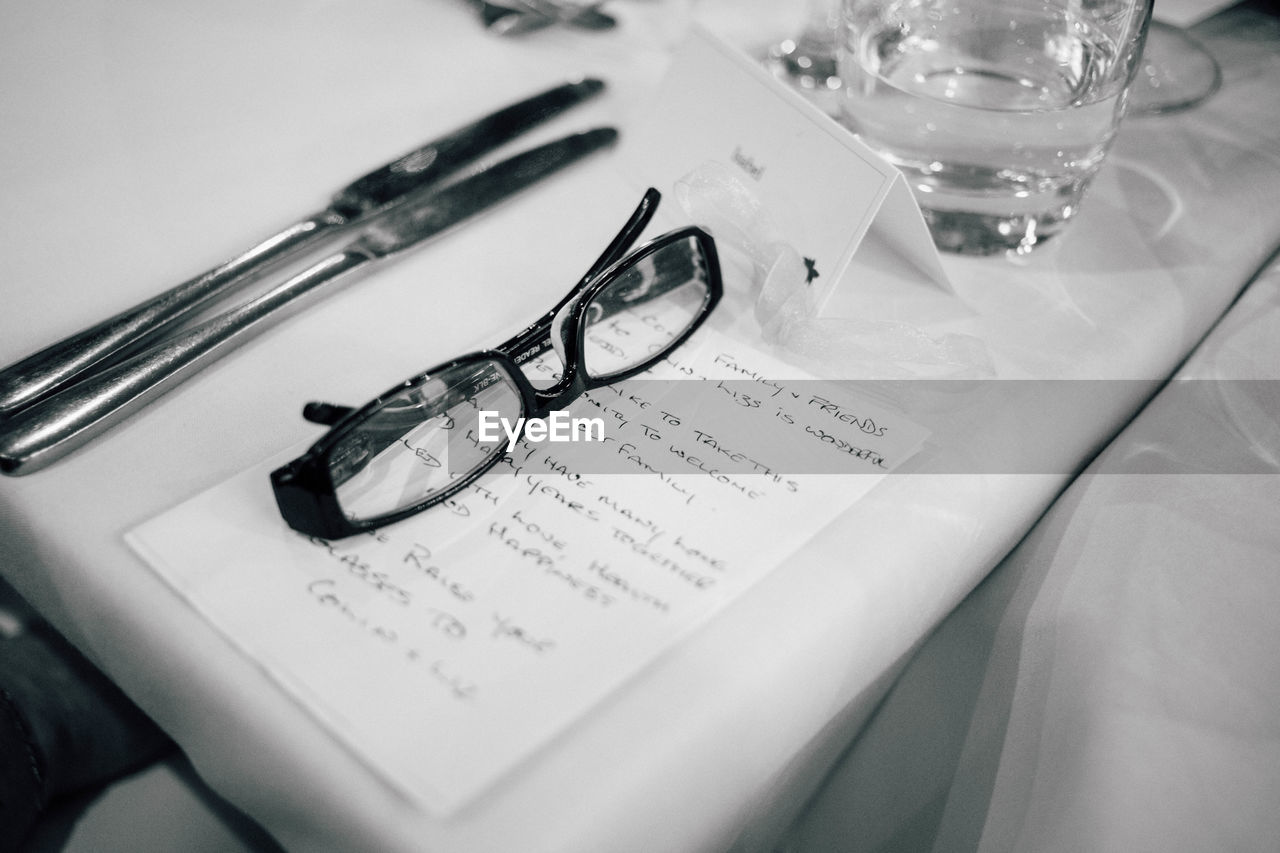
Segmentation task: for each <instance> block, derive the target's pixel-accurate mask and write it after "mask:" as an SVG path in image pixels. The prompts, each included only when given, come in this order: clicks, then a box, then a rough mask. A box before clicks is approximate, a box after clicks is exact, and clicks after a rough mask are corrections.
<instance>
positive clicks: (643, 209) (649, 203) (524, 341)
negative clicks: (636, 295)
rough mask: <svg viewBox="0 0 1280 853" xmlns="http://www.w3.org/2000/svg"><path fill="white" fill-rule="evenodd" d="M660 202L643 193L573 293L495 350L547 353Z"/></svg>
mask: <svg viewBox="0 0 1280 853" xmlns="http://www.w3.org/2000/svg"><path fill="white" fill-rule="evenodd" d="M661 200H662V193H660V192H658V190H656V189H654V188H653V187H650V188H649V189H648V190H646V191H645V194H644V196H643V197H642V198H641V199H640V203H639V204H638V205H636V209H635V210H634V211H632V213H631V217H630V218H629V219H628V220H627V222H626V224H625V225H623V226H622V229H621V230H620V231H618V233H617V235H616V236H614V238H613V240H612V241H610V243H609V245H608V246H606V247H605V249H604V251H603V252H601V253H600V257H598V258H596V260H595V262H594V263H593V264H591V267H590V268H589V269H588V270H587V272H586V274H585V275H584V276H583V277H582V278H581V279H580V280H579V281H578V283H577V284H575V285H574V286H573V289H572V290H570V291H569V292H568V293H567V294H565V296H564V298H563V299H561V300H560V301H559V302H558V303H557V304H556V307H555V308H552V309H551V310H550V311H548V312H547V313H546V314H544V315H543V316H542V317H541V318H539V319H538V320H537V321H536V322H534V323H533V324H532V325H530V326H529V327H527V328H526V329H525V330H524V331H523V332H520V333H519V334H517V335H515V336H514V337H512V338H511V339H510V340H509V341H507V342H506V343H504V344H502V345H501V346H499V347H497V348H496V349H498V350H500V351H502V352H512V353H515V354H516V355H515V356H514V360H515V362H516V364H523V363H524V362H526V361H528V360H529V359H531V358H534V357H535V356H539V355H541V354H542V353H544V352H546V351H547V350H549V349H551V337H550V335H549V334H548V333H549V332H550V329H551V321H552V320H553V319H555V316H556V315H557V314H559V313H560V309H562V308H563V307H564V306H565V305H567V304H568V303H569V302H570V301H572V300H573V298H574V297H576V296H577V295H578V292H579V291H580V290H582V288H584V287H586V286H587V285H588V284H590V283H591V282H592V281H593V280H595V279H596V278H597V277H598V276H599V275H600V274H601V273H602V272H604V271H605V270H607V269H608V268H609V267H611V266H612V265H614V264H616V263H617V262H618V261H620V260H622V258H623V257H624V256H625V255H626V254H627V251H628V250H629V249H630V248H631V247H632V246H634V245H635V242H636V240H638V239H640V234H641V233H643V231H644V229H645V227H646V226H648V224H649V221H650V220H651V219H653V215H654V213H656V212H657V210H658V203H659V202H660V201H661ZM354 411H355V409H353V408H352V407H350V406H339V405H335V404H333V403H318V402H311V403H307V404H306V405H305V406H303V408H302V417H303V418H304V419H306V420H308V421H310V422H311V423H313V424H320V425H321V426H333V425H334V424H336V423H337V422H338V421H340V420H342V419H343V418H345V417H346V416H347V415H349V414H351V413H352V412H354Z"/></svg>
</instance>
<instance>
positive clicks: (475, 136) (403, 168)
mask: <svg viewBox="0 0 1280 853" xmlns="http://www.w3.org/2000/svg"><path fill="white" fill-rule="evenodd" d="M603 88H604V83H603V82H602V81H600V80H597V79H592V78H588V79H585V80H581V81H578V82H573V83H566V84H564V85H561V86H556V87H554V88H552V89H548V90H547V91H545V92H542V93H540V94H538V95H535V96H533V97H531V98H527V99H525V100H523V101H520V102H518V103H515V104H512V105H510V106H508V107H505V108H503V109H501V110H498V111H497V112H494V113H491V114H489V115H487V116H485V117H484V118H481V119H479V120H478V121H475V122H472V123H471V124H469V125H466V126H465V127H462V128H459V129H458V130H456V131H454V132H452V133H450V134H447V135H445V136H443V137H441V138H439V139H436V140H434V141H432V142H429V143H427V144H426V145H424V146H422V147H420V148H416V149H414V150H413V151H410V152H408V153H407V154H404V155H402V156H401V157H398V158H396V159H395V160H393V161H391V162H390V163H387V164H386V165H384V166H381V167H379V168H378V169H375V170H374V171H372V172H370V173H369V174H367V175H364V176H363V177H361V178H359V179H357V180H355V181H354V182H352V183H351V184H349V185H347V186H346V187H344V188H343V189H342V190H340V191H339V192H338V193H337V194H336V195H334V196H333V198H332V200H331V202H330V204H329V206H328V207H326V208H325V209H324V210H321V211H319V212H318V213H315V214H312V215H310V216H307V217H305V218H303V219H302V220H301V221H299V222H296V223H294V224H293V225H290V226H289V227H287V228H285V229H284V230H283V231H281V232H280V233H278V234H275V235H273V236H271V237H268V238H267V239H266V240H263V241H262V242H261V243H258V244H257V245H256V246H253V247H252V248H250V249H248V250H246V251H245V252H243V253H241V254H240V255H237V256H236V257H234V258H232V259H231V260H228V261H226V262H225V263H223V264H220V265H219V266H216V267H214V268H213V269H211V270H209V271H207V272H205V273H202V274H201V275H199V276H196V277H195V278H193V279H190V280H189V281H185V282H183V283H182V284H179V285H177V286H175V287H173V288H170V289H169V290H166V291H165V292H164V293H161V294H159V295H157V296H155V297H152V298H151V299H148V300H146V301H144V302H141V303H139V304H138V305H135V306H133V307H132V308H128V309H126V310H124V311H122V312H121V313H119V314H117V315H115V316H114V317H111V318H109V319H107V320H104V321H102V322H101V323H98V324H97V325H94V326H92V327H90V328H87V329H84V330H83V331H81V332H78V333H76V334H74V335H72V336H71V337H69V338H65V339H64V340H61V341H59V342H57V343H55V344H52V345H50V346H48V347H46V348H45V349H42V350H40V351H38V352H36V353H34V354H32V355H30V356H27V357H26V358H24V359H22V360H21V361H18V362H16V363H14V364H13V365H11V366H9V367H7V368H5V369H4V370H3V371H0V416H3V415H5V414H6V413H10V412H13V411H16V410H18V409H21V408H23V407H24V406H28V405H30V404H32V403H34V402H35V401H37V400H39V399H41V398H42V397H45V396H48V395H49V394H51V393H53V392H54V391H56V390H57V389H59V388H61V387H63V386H65V385H67V384H68V383H70V382H72V381H73V380H75V379H76V378H77V377H78V376H81V375H82V374H84V373H85V372H86V371H88V370H90V369H91V368H94V367H95V366H101V365H104V364H107V363H110V361H111V360H112V359H113V357H118V356H119V355H121V354H123V352H124V351H126V350H130V349H133V348H136V346H138V345H140V344H142V343H144V342H146V341H148V340H153V339H154V338H155V336H156V335H157V334H158V333H160V332H162V331H164V330H165V329H168V328H171V327H172V326H174V325H175V324H176V323H177V322H179V321H180V320H181V319H182V318H183V317H186V316H189V315H190V314H191V313H192V312H193V311H195V310H197V309H199V308H200V307H201V306H203V305H206V304H208V303H209V302H211V301H212V300H213V299H214V298H215V297H221V296H223V295H226V294H228V293H230V292H232V291H233V290H234V289H236V288H237V287H238V286H242V285H245V284H247V283H249V282H250V281H251V280H252V279H253V276H254V274H256V273H261V272H263V271H265V270H266V268H267V267H269V266H270V265H273V264H277V263H279V262H282V261H284V260H286V259H288V258H289V257H293V256H295V255H297V254H298V253H300V252H301V251H302V250H303V249H306V248H307V247H309V246H312V245H314V244H316V243H317V241H319V240H320V239H321V238H323V237H328V236H332V235H333V234H334V232H335V231H336V230H337V229H340V228H344V227H347V226H349V225H351V224H352V223H354V222H357V221H359V220H361V219H364V218H365V217H368V216H370V215H372V214H374V213H377V212H378V211H381V210H385V209H387V208H388V207H390V206H392V205H394V204H395V203H396V202H398V201H400V200H402V199H403V198H404V197H405V196H407V195H409V194H411V193H413V192H414V191H415V190H418V189H420V188H422V187H424V186H427V185H430V184H432V183H434V182H437V181H439V180H440V179H441V178H443V177H444V176H445V175H447V174H449V173H452V172H454V171H456V170H457V169H459V168H461V167H462V166H464V165H466V164H467V163H470V162H472V161H474V160H475V159H476V158H478V157H480V156H482V155H484V154H486V153H488V152H490V151H492V150H494V149H495V148H497V147H498V146H499V145H501V144H503V143H505V142H507V141H509V140H511V139H512V138H514V137H516V136H518V135H519V134H521V133H523V132H525V131H527V130H529V129H530V128H532V127H534V126H536V125H538V124H541V123H542V122H544V121H547V120H548V119H550V118H552V117H554V116H556V115H558V114H559V113H561V112H563V111H564V110H566V109H568V108H569V107H572V106H574V105H576V104H578V103H581V102H582V101H583V100H585V99H587V98H589V97H591V96H592V95H595V94H596V93H598V92H600V91H601V90H602V89H603Z"/></svg>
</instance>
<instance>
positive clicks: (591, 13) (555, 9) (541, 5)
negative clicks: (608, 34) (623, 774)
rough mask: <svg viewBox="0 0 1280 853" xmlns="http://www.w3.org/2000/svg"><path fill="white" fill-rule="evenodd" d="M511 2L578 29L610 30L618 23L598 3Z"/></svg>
mask: <svg viewBox="0 0 1280 853" xmlns="http://www.w3.org/2000/svg"><path fill="white" fill-rule="evenodd" d="M511 2H513V3H515V5H517V6H522V7H524V8H525V9H529V10H531V11H532V12H534V13H535V14H538V15H543V16H545V17H548V18H550V19H551V20H552V21H554V22H556V23H559V24H566V25H568V26H570V27H577V28H579V29H584V30H611V29H613V28H614V27H615V26H617V24H618V21H617V20H616V19H615V18H614V17H613V16H612V15H608V14H606V13H604V12H602V11H600V8H599V4H598V3H592V4H588V5H580V4H578V3H566V2H562V0H511Z"/></svg>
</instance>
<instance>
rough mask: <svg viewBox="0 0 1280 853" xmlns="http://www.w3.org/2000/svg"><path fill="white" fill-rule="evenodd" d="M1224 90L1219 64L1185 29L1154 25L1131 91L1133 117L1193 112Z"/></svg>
mask: <svg viewBox="0 0 1280 853" xmlns="http://www.w3.org/2000/svg"><path fill="white" fill-rule="evenodd" d="M1221 86H1222V69H1221V68H1220V67H1219V66H1218V62H1217V60H1215V59H1214V58H1213V56H1212V55H1211V54H1210V53H1209V51H1207V50H1205V48H1204V47H1203V46H1202V45H1201V44H1200V43H1199V42H1198V41H1196V40H1195V39H1194V38H1192V37H1191V35H1190V34H1189V33H1188V32H1187V31H1186V30H1184V29H1181V28H1179V27H1175V26H1172V25H1170V24H1165V23H1161V22H1160V21H1152V22H1151V25H1150V27H1149V28H1148V30H1147V43H1146V46H1145V47H1144V48H1143V51H1142V62H1141V64H1140V65H1139V67H1138V73H1137V75H1136V76H1135V77H1134V78H1133V85H1132V86H1130V87H1129V113H1130V115H1135V114H1136V115H1142V114H1146V115H1162V114H1164V113H1174V112H1179V111H1181V110H1186V109H1190V108H1191V107H1194V106H1196V105H1197V104H1199V103H1201V102H1202V101H1204V100H1205V99H1206V98H1208V97H1209V96H1210V95H1212V94H1213V93H1214V92H1216V91H1218V89H1219V88H1220V87H1221Z"/></svg>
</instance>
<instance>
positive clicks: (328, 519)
mask: <svg viewBox="0 0 1280 853" xmlns="http://www.w3.org/2000/svg"><path fill="white" fill-rule="evenodd" d="M660 198H661V195H660V194H659V193H658V191H657V190H656V189H652V188H651V189H649V190H648V191H647V192H646V193H645V195H644V197H643V198H642V199H641V201H640V204H639V205H638V206H637V207H636V209H635V212H634V213H632V215H631V218H630V219H628V220H627V223H626V225H624V226H623V228H622V230H621V231H619V232H618V234H617V236H616V237H614V239H613V240H612V242H610V244H609V245H608V247H607V248H606V249H605V250H604V252H603V253H602V254H601V255H600V257H599V258H597V259H596V261H595V263H593V264H592V265H591V268H590V269H589V270H588V271H587V273H586V275H584V276H583V277H582V279H581V280H579V282H578V283H577V284H576V285H575V286H574V287H573V288H572V289H571V290H570V291H569V292H568V293H567V294H566V295H565V296H564V297H563V298H562V299H561V300H560V301H559V302H558V303H557V304H556V306H555V307H554V308H552V309H551V310H550V311H548V312H547V313H545V314H544V315H543V316H542V317H540V318H539V319H538V320H537V321H535V322H534V323H532V324H531V325H529V326H528V327H526V328H525V329H524V330H523V331H522V332H520V333H518V334H516V335H514V336H513V337H511V338H510V339H509V340H507V341H505V342H504V343H502V344H500V345H498V346H496V347H494V348H492V349H487V350H478V351H475V352H471V353H468V354H467V355H464V356H461V357H459V358H456V359H453V360H451V361H447V362H444V363H442V364H438V365H436V366H435V367H432V368H431V369H430V370H426V371H423V372H421V373H419V374H417V375H415V376H413V377H410V378H409V379H406V380H405V381H403V382H400V383H399V384H397V385H395V386H394V387H392V388H390V389H388V390H387V391H385V392H384V393H382V394H380V395H378V396H377V397H375V398H374V399H373V400H370V401H369V402H368V403H366V404H365V405H363V406H361V407H360V408H358V409H353V408H348V407H343V406H334V405H330V404H326V403H308V404H307V406H306V407H305V408H304V410H303V416H304V417H305V418H307V419H308V420H310V421H313V422H317V423H322V424H325V425H328V426H329V427H330V429H329V431H328V432H326V433H325V434H324V435H323V436H322V437H321V438H320V439H319V440H318V441H317V442H316V443H315V444H313V445H312V446H311V447H310V448H309V449H308V450H307V452H306V453H304V454H303V455H302V456H299V457H298V458H296V459H294V460H293V461H291V462H289V463H287V464H286V465H283V466H281V467H280V468H277V469H276V470H274V471H272V472H271V485H272V490H273V492H274V493H275V498H276V504H277V506H278V507H279V509H280V514H281V515H282V516H283V518H284V520H285V521H286V522H287V523H288V525H289V526H290V527H292V528H293V529H294V530H297V531H299V532H300V533H304V534H307V535H310V536H318V537H320V538H323V539H340V538H343V537H346V536H351V535H354V534H357V533H362V532H365V531H368V530H372V529H375V528H378V527H383V526H385V525H388V524H392V523H394V522H397V521H401V520H403V519H405V518H408V517H410V516H413V515H416V514H418V513H420V512H422V511H424V510H426V509H429V508H430V507H432V506H434V505H436V504H439V503H442V502H443V501H445V500H447V499H449V498H450V497H452V496H454V495H456V494H458V493H459V492H461V491H463V490H464V489H466V488H467V487H468V486H470V485H471V484H472V483H474V482H475V481H476V480H478V479H479V478H480V477H482V476H483V475H484V474H486V473H487V472H488V471H490V470H491V469H492V468H493V467H494V466H495V465H497V464H498V463H499V462H500V461H501V460H502V458H503V457H504V456H505V455H506V454H505V453H504V452H496V451H495V452H494V453H492V454H491V455H490V456H489V457H488V458H487V459H486V460H484V461H483V462H482V463H481V464H480V465H479V466H477V468H476V469H475V470H474V471H472V472H471V473H469V474H467V475H466V476H464V477H461V478H459V479H458V480H455V481H453V482H452V483H450V484H449V485H447V486H446V487H444V488H442V489H440V490H439V491H438V492H436V493H434V494H432V495H430V496H429V497H427V498H425V499H424V500H422V501H419V502H418V503H416V504H412V505H410V506H407V507H404V508H402V509H398V510H395V511H393V512H389V513H386V514H384V515H379V516H375V517H372V518H368V519H360V520H352V519H350V518H348V517H347V516H346V514H345V513H343V511H342V508H341V506H340V505H339V503H338V498H337V492H336V486H335V484H334V482H333V478H332V468H331V466H330V465H329V464H328V459H329V454H330V452H331V451H332V450H333V449H334V448H335V447H336V446H337V445H339V444H340V443H341V442H342V441H343V440H344V439H345V438H346V437H347V436H348V435H350V434H351V433H352V432H353V431H354V430H356V429H358V428H359V427H360V426H361V424H363V423H364V422H365V421H366V420H367V419H368V418H369V417H370V416H371V415H373V414H374V413H375V412H377V411H379V410H380V409H382V407H383V406H385V405H386V403H387V402H388V401H389V400H391V399H392V398H394V397H395V396H396V395H399V394H402V393H404V392H405V391H407V390H409V389H412V388H414V387H417V386H420V385H422V384H424V383H425V382H427V381H429V380H430V379H431V377H432V376H434V375H436V374H439V373H442V372H447V371H451V370H453V369H454V368H457V367H459V366H462V365H465V364H468V363H471V362H476V363H479V362H490V363H496V364H498V365H499V366H501V368H502V369H503V371H505V372H506V374H507V376H508V378H509V379H510V380H511V384H512V385H513V386H514V387H515V388H516V389H517V391H518V392H519V394H520V404H521V415H522V416H523V417H525V418H544V417H546V416H547V414H548V413H549V412H551V411H553V410H556V409H563V408H564V407H566V406H567V405H568V404H569V403H571V402H572V401H574V400H576V399H577V398H578V397H580V396H581V395H582V394H583V393H585V392H587V391H590V390H592V389H593V388H600V387H603V386H606V385H612V384H613V383H615V382H621V381H623V380H625V379H628V378H630V377H632V376H635V375H636V374H639V373H642V372H644V371H645V370H648V369H649V368H650V367H652V366H653V365H654V364H656V363H658V362H659V361H661V360H662V358H663V357H665V355H666V354H667V353H669V352H671V351H672V350H674V349H676V348H677V347H679V346H680V345H681V344H683V343H684V342H685V341H686V340H687V339H688V338H689V336H690V335H692V334H693V333H694V332H695V331H696V330H697V329H698V328H699V327H700V326H701V325H702V323H703V321H704V320H706V318H707V316H708V315H709V314H710V313H711V311H712V309H714V308H715V306H716V304H717V303H719V301H720V298H721V296H722V295H723V283H722V280H721V273H720V262H719V258H718V256H717V254H716V249H715V241H714V239H713V238H712V237H711V235H710V234H708V233H707V232H706V231H704V230H703V229H701V228H699V227H697V226H686V227H683V228H678V229H676V230H674V231H669V232H667V233H665V234H663V235H661V236H659V237H656V238H654V239H652V240H650V241H648V242H646V243H645V244H644V245H642V246H640V247H639V248H637V249H636V250H635V251H633V252H630V253H628V251H627V250H628V249H630V247H631V246H632V245H633V244H634V243H635V241H636V240H637V239H638V238H639V236H640V234H641V232H642V231H643V230H644V228H645V226H646V225H648V223H649V221H650V220H651V219H652V218H653V214H654V213H655V212H656V210H657V206H658V202H659V200H660ZM691 238H692V239H694V240H696V241H697V243H698V245H699V249H700V251H701V256H702V259H703V261H704V263H705V274H706V284H707V294H706V297H705V299H704V300H703V304H702V307H701V310H700V312H699V314H698V316H697V317H695V318H694V319H693V320H692V322H690V323H689V325H688V327H687V328H686V329H685V330H684V331H683V332H681V333H680V334H679V335H677V336H676V337H674V338H673V339H672V340H671V341H670V342H669V343H668V344H666V345H665V346H664V347H663V348H662V349H660V350H658V351H657V352H655V353H653V354H651V355H650V356H649V357H648V358H647V359H645V360H643V361H641V362H639V363H637V364H635V365H633V366H632V367H629V368H626V369H624V370H620V371H617V372H615V373H610V374H608V375H605V376H591V375H590V374H589V373H588V372H587V370H586V367H585V364H584V361H583V356H582V351H583V346H584V343H585V335H586V330H587V324H586V323H584V322H583V317H584V315H585V313H586V311H587V310H588V308H589V307H590V305H591V303H592V300H593V299H594V298H595V297H596V296H597V295H598V294H599V293H600V292H601V291H602V290H604V289H605V288H607V287H609V286H610V285H611V284H613V283H614V282H615V281H616V279H617V278H618V277H619V276H620V275H621V274H622V273H623V272H625V271H627V270H629V269H631V268H632V267H633V266H634V265H635V264H636V263H638V262H640V261H641V260H643V259H644V258H646V257H648V256H649V255H652V254H654V253H655V252H657V251H659V250H660V249H663V248H665V247H666V246H669V245H670V244H672V243H675V242H679V241H681V240H688V239H691ZM570 303H573V306H572V308H570V312H569V314H568V315H567V317H566V319H565V321H564V322H563V323H562V324H561V327H560V339H561V344H562V347H563V349H562V352H563V361H564V370H563V372H562V374H561V376H560V378H559V380H557V381H556V382H555V383H554V384H553V385H551V386H549V387H547V388H541V389H539V388H535V387H534V385H533V383H532V382H531V381H530V380H529V378H528V377H527V376H526V375H525V373H524V371H523V370H521V369H520V367H521V365H523V364H525V363H527V362H529V361H530V360H532V359H534V358H536V357H537V356H539V355H542V354H543V353H545V352H546V351H547V350H549V349H551V348H553V346H554V343H553V339H552V332H553V324H554V321H555V318H556V316H557V315H558V314H560V312H561V311H563V310H564V309H565V307H566V306H568V305H570Z"/></svg>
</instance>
